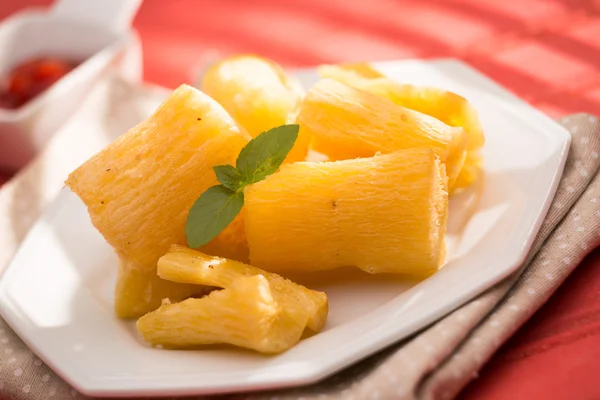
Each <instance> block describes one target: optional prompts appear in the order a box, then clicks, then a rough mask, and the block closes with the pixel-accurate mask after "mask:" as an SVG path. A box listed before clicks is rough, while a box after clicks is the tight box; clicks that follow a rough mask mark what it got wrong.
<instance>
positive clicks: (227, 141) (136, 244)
mask: <svg viewBox="0 0 600 400" xmlns="http://www.w3.org/2000/svg"><path fill="white" fill-rule="evenodd" d="M248 140H249V136H248V135H247V134H246V133H245V132H243V130H241V129H240V128H239V126H238V125H237V124H236V123H235V121H234V120H233V119H232V118H231V116H229V114H228V113H227V112H226V111H225V110H224V109H223V107H221V106H220V105H219V104H218V103H217V102H216V101H215V100H213V99H211V98H210V97H209V96H207V95H205V94H204V93H202V92H200V91H198V90H197V89H194V88H192V87H190V86H187V85H182V86H180V87H179V88H178V89H176V90H175V91H174V92H173V93H172V94H171V96H170V97H169V98H168V99H167V100H166V101H165V102H164V103H163V104H162V105H161V106H160V107H159V108H158V110H157V111H156V112H155V113H154V114H153V115H152V116H150V117H149V118H148V119H146V120H145V121H143V122H141V123H140V124H139V125H137V126H135V127H134V128H132V129H131V130H129V131H128V132H127V133H125V134H124V135H122V136H121V137H119V138H118V139H117V140H116V141H114V142H113V143H111V144H110V145H109V146H108V147H106V148H105V149H104V150H102V151H101V152H99V153H98V154H96V155H95V156H93V157H92V158H91V159H89V160H88V161H86V162H85V163H84V164H83V165H81V166H80V167H79V168H77V169H76V170H75V171H73V172H72V173H71V174H70V175H69V178H68V180H67V182H66V184H67V185H68V186H69V187H70V188H71V190H72V191H73V192H75V193H76V194H77V195H78V196H79V197H80V198H81V199H82V200H83V202H84V203H85V205H86V206H87V208H88V212H89V214H90V217H91V220H92V223H93V224H94V226H95V227H96V229H98V231H100V233H101V234H102V235H103V236H104V238H105V240H106V241H107V242H108V243H109V244H110V245H111V246H112V247H113V248H114V250H115V252H116V253H117V255H118V256H119V259H120V260H121V271H120V274H119V276H120V278H119V282H118V283H117V293H116V305H115V308H116V310H117V315H119V316H120V317H139V316H141V315H143V314H144V313H146V312H148V311H151V310H152V309H154V308H156V307H157V306H158V305H160V301H161V300H162V298H163V295H164V294H165V293H168V294H170V295H171V296H172V297H174V298H175V299H178V298H181V297H186V296H187V295H189V292H190V287H189V285H183V286H181V287H180V288H179V289H180V291H179V293H178V288H177V286H178V285H177V284H174V283H166V282H165V283H163V282H161V281H160V280H158V279H157V277H156V262H157V261H158V259H159V257H161V256H162V255H164V254H165V253H166V252H167V251H168V249H169V247H170V246H171V244H174V243H179V244H185V243H186V237H185V222H186V218H187V215H188V212H189V210H190V207H191V206H192V204H193V203H194V201H196V199H197V198H198V196H199V195H200V194H201V193H203V192H204V191H206V189H208V188H209V187H211V186H213V185H215V184H217V179H216V176H215V173H214V172H213V170H212V167H213V166H216V165H222V164H232V163H235V159H236V157H237V155H238V154H239V152H240V150H241V149H242V147H244V145H245V144H246V143H247V142H248ZM241 218H243V216H238V221H234V223H232V224H230V225H229V227H227V229H225V230H224V231H222V232H221V234H220V235H219V236H218V237H216V238H215V239H213V241H212V242H211V243H209V244H208V245H207V250H206V251H207V252H210V253H212V254H216V255H226V256H228V257H231V258H234V259H237V260H246V259H247V257H248V247H247V244H246V239H245V236H244V224H243V221H241ZM115 267H116V266H115ZM129 270H131V271H129ZM137 270H139V272H138V271H137ZM142 272H146V273H142ZM194 290H196V289H194ZM178 294H179V295H178ZM141 298H144V299H146V300H144V301H143V302H137V299H141ZM153 307H154V308H153Z"/></svg>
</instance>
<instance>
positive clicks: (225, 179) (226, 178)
mask: <svg viewBox="0 0 600 400" xmlns="http://www.w3.org/2000/svg"><path fill="white" fill-rule="evenodd" d="M213 170H214V171H215V174H216V175H217V179H218V180H219V182H221V185H223V186H225V187H226V188H227V189H231V190H233V191H234V192H236V191H237V190H238V189H240V186H241V185H240V184H241V183H242V173H241V172H240V170H239V169H237V168H236V167H234V166H233V165H229V164H226V165H217V166H216V167H213Z"/></svg>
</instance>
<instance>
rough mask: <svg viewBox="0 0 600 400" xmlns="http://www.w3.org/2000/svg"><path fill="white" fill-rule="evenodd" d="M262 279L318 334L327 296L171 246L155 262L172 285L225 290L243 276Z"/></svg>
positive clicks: (274, 276) (235, 263)
mask: <svg viewBox="0 0 600 400" xmlns="http://www.w3.org/2000/svg"><path fill="white" fill-rule="evenodd" d="M254 275H263V276H264V277H265V278H267V280H268V281H269V284H270V285H271V290H272V292H273V296H274V297H275V300H276V301H277V302H278V303H279V304H280V305H281V306H282V307H283V308H285V309H286V310H289V311H290V313H291V314H293V315H294V316H297V317H298V318H297V319H299V320H304V319H305V318H306V316H305V314H306V315H308V317H307V318H308V322H307V327H308V328H309V329H311V330H313V331H315V332H318V331H320V330H321V329H322V328H323V326H324V325H325V321H326V319H327V311H328V303H327V295H326V294H325V293H323V292H318V291H316V290H310V289H307V288H306V287H304V286H302V285H298V284H297V283H294V282H292V281H290V280H289V279H285V278H283V277H281V276H279V275H277V274H274V273H270V272H266V271H263V270H261V269H259V268H255V267H253V266H251V265H247V264H244V263H241V262H238V261H234V260H228V259H226V258H223V257H215V256H209V255H206V254H204V253H201V252H199V251H195V250H191V249H189V248H187V247H184V246H177V245H174V246H171V249H170V250H169V252H168V253H167V254H165V255H164V256H163V257H161V258H160V259H159V260H158V276H160V277H161V278H162V279H164V280H167V281H172V282H179V283H188V284H194V285H207V286H213V287H220V288H228V287H230V286H231V285H232V284H233V282H235V281H236V280H237V279H239V278H241V277H243V276H254Z"/></svg>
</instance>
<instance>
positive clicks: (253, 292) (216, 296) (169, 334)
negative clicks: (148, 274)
mask: <svg viewBox="0 0 600 400" xmlns="http://www.w3.org/2000/svg"><path fill="white" fill-rule="evenodd" d="M158 273H159V275H160V276H161V277H162V278H164V279H169V280H173V281H175V282H185V283H194V284H199V285H210V286H215V287H223V288H224V289H222V290H215V291H213V292H211V293H210V294H209V295H208V296H206V297H203V298H200V299H197V298H191V299H187V300H184V301H182V302H180V303H170V302H165V303H164V304H163V305H162V306H161V307H160V308H159V309H158V310H156V311H153V312H150V313H148V314H146V315H144V316H143V317H142V318H140V319H139V320H138V322H137V328H138V331H139V332H140V334H141V335H142V337H143V338H144V340H145V341H147V342H149V343H151V344H153V345H162V346H164V347H166V348H182V347H190V346H198V345H207V344H216V343H228V344H233V345H235V346H240V347H245V348H249V349H253V350H256V351H259V352H263V353H280V352H282V351H285V350H288V349H289V348H291V347H292V346H294V345H295V344H296V343H297V342H298V341H299V340H300V338H301V336H302V333H303V332H304V330H305V328H306V327H308V328H310V329H311V330H313V331H319V330H321V329H322V328H323V326H324V324H325V320H326V318H327V296H326V295H325V293H322V292H317V291H314V290H310V289H307V288H305V287H303V286H301V285H298V284H295V283H293V282H291V281H289V280H287V279H284V278H282V277H280V276H278V275H276V274H271V273H267V272H265V271H261V270H259V269H258V268H254V267H252V266H249V265H245V264H243V263H239V262H236V261H232V260H227V259H224V258H220V257H212V256H208V255H206V254H203V253H200V252H198V251H195V250H190V249H187V248H184V247H183V246H173V247H172V248H171V250H170V251H169V252H168V253H167V254H166V255H165V256H163V257H161V259H160V260H159V262H158Z"/></svg>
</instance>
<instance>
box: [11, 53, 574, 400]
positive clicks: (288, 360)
mask: <svg viewBox="0 0 600 400" xmlns="http://www.w3.org/2000/svg"><path fill="white" fill-rule="evenodd" d="M375 66H376V67H377V68H378V69H380V70H381V71H382V72H384V73H386V74H388V75H390V76H392V77H393V78H396V79H398V80H401V81H406V82H415V83H421V84H428V85H436V86H440V87H446V88H449V89H452V90H454V91H456V92H458V93H461V94H463V95H464V96H466V97H467V98H468V99H470V100H471V101H472V102H473V103H474V104H475V106H476V107H477V109H478V110H479V113H480V116H481V119H482V123H483V126H484V128H485V132H486V136H487V143H486V146H485V148H484V155H485V158H486V173H487V178H486V182H485V187H484V189H483V196H482V198H481V200H480V202H479V205H478V206H477V208H476V210H474V214H473V215H472V217H471V218H470V219H469V220H468V221H466V225H461V222H462V221H461V219H462V218H465V216H466V215H468V214H469V210H468V207H466V203H465V201H466V200H465V199H464V198H458V199H454V200H453V201H452V203H451V221H450V235H449V239H450V243H451V249H450V254H449V255H450V258H449V262H448V264H447V265H446V266H445V267H444V268H443V269H442V270H441V271H440V272H438V273H437V274H435V275H434V276H432V277H431V278H429V279H427V280H425V281H423V282H421V283H419V284H415V283H412V282H401V281H394V280H390V279H389V278H386V279H381V277H377V276H375V277H371V276H367V275H366V274H361V273H358V272H357V273H352V274H349V275H348V276H345V277H344V278H339V276H340V275H339V273H328V274H324V276H323V281H322V282H318V283H317V282H316V281H318V279H312V278H311V282H312V283H311V285H312V287H314V288H317V289H321V290H325V291H326V292H327V293H328V294H329V299H330V316H329V320H328V323H327V326H326V328H325V330H324V331H323V332H322V333H320V334H318V335H315V336H313V337H310V338H308V339H305V340H303V341H302V342H300V343H299V344H298V345H297V346H296V347H294V348H293V349H291V350H290V351H288V352H286V353H285V354H282V355H279V356H275V357H265V356H260V355H257V354H253V353H250V352H245V351H238V350H235V349H231V350H223V349H210V350H203V351H168V350H160V349H152V348H150V347H148V346H146V345H145V344H143V343H142V342H141V341H140V339H139V338H138V336H137V334H136V331H135V329H134V327H133V325H132V323H126V322H122V321H119V320H117V319H116V318H115V317H114V315H113V312H112V301H113V300H112V288H113V284H114V281H115V270H116V268H115V265H116V259H115V256H114V255H113V254H112V251H111V249H110V248H109V246H108V245H107V244H106V243H105V242H104V240H103V239H102V237H101V236H100V234H99V233H98V232H97V231H96V230H95V229H94V228H93V227H92V225H91V223H90V220H89V217H88V215H87V212H86V209H85V207H84V206H83V204H82V203H81V202H80V200H79V199H78V198H77V197H76V196H75V195H73V194H72V193H70V192H68V191H63V192H62V193H61V195H60V196H59V197H58V198H57V200H56V201H55V202H54V204H53V205H52V206H51V207H50V208H49V209H48V210H47V211H46V212H45V213H44V214H43V216H42V218H41V219H40V220H39V221H38V222H37V224H36V225H35V227H34V228H33V229H32V230H31V231H30V233H29V235H28V236H27V238H26V240H25V241H24V243H23V244H22V246H21V248H20V250H19V252H18V253H17V255H16V256H15V258H14V259H13V261H12V263H11V265H10V267H9V269H8V270H7V272H6V273H5V274H4V276H3V278H2V280H1V282H0V311H1V313H2V315H3V317H4V318H5V319H6V321H7V322H8V323H9V324H10V325H11V327H13V328H14V329H15V331H16V332H17V333H18V334H19V335H20V336H21V338H23V340H24V341H25V342H26V343H27V344H28V345H29V346H31V348H32V349H33V350H34V351H35V352H36V353H37V354H38V355H39V356H40V357H41V358H42V359H43V360H44V361H45V362H46V363H48V364H49V365H50V366H51V367H52V368H53V369H55V370H56V371H57V372H58V373H59V374H60V375H61V376H62V377H63V378H64V379H66V380H67V381H68V382H69V383H71V384H72V385H73V386H74V387H75V388H77V389H78V390H80V391H81V392H83V393H85V394H88V395H98V396H129V395H188V394H209V393H222V392H233V391H242V390H258V389H267V388H280V387H286V386H293V385H302V384H308V383H311V382H315V381H318V380H320V379H322V378H325V377H326V376H328V375H331V374H333V373H335V372H336V371H339V370H340V369H342V368H344V367H347V366H348V365H350V364H352V363H355V362H356V361H358V360H360V359H362V358H364V357H366V356H368V355H370V354H373V353H375V352H377V351H378V350H381V349H382V348H384V347H386V346H388V345H390V344H391V343H394V342H396V341H398V340H400V339H402V338H404V337H406V336H407V335H410V334H411V333H414V332H415V331H417V330H418V329H420V328H423V327H424V326H425V325H427V324H429V323H431V322H433V321H434V320H436V319H438V318H440V317H442V316H443V315H444V314H446V313H448V312H449V311H451V310H453V309H454V308H456V307H457V306H459V305H460V304H461V303H464V302H465V301H467V300H468V299H470V298H472V297H473V296H475V295H476V294H478V293H480V292H482V291H483V290H485V289H486V288H488V287H490V286H491V285H493V284H494V283H496V282H498V281H499V280H501V279H502V278H504V277H506V276H507V275H508V274H510V273H511V272H513V271H515V269H516V268H518V266H519V265H520V264H521V263H522V261H523V259H524V257H525V255H526V253H527V251H528V249H529V247H530V245H531V243H532V240H533V238H534V236H535V234H536V233H537V231H538V229H539V226H540V223H541V221H542V219H543V217H544V216H545V214H546V211H547V209H548V206H549V202H550V200H551V199H552V197H553V195H554V191H555V189H556V185H557V182H558V179H559V177H560V174H561V172H562V168H563V165H564V162H565V159H566V156H567V152H568V148H569V142H570V136H569V134H568V133H567V132H566V131H565V130H564V129H563V128H562V127H560V126H559V125H557V124H556V123H555V122H554V121H552V120H551V119H549V118H548V117H546V116H544V115H543V114H541V113H539V112H538V111H536V110H534V109H533V108H531V107H530V106H528V105H527V104H525V103H523V102H522V101H520V100H518V99H516V98H515V97H514V96H512V95H511V94H509V93H507V92H506V91H505V90H504V89H501V88H500V87H498V86H497V85H496V84H494V83H493V82H491V81H490V80H489V79H487V78H485V77H483V76H482V75H480V74H479V73H478V72H476V71H474V70H473V69H471V68H469V67H467V66H466V65H464V64H462V63H459V62H456V61H452V60H441V61H435V62H421V61H403V62H384V63H378V64H376V65H375ZM299 76H301V77H302V79H303V82H304V83H306V84H310V83H311V82H312V81H314V80H315V74H314V71H313V70H310V71H301V72H299ZM461 226H462V228H461ZM336 275H337V276H336Z"/></svg>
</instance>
